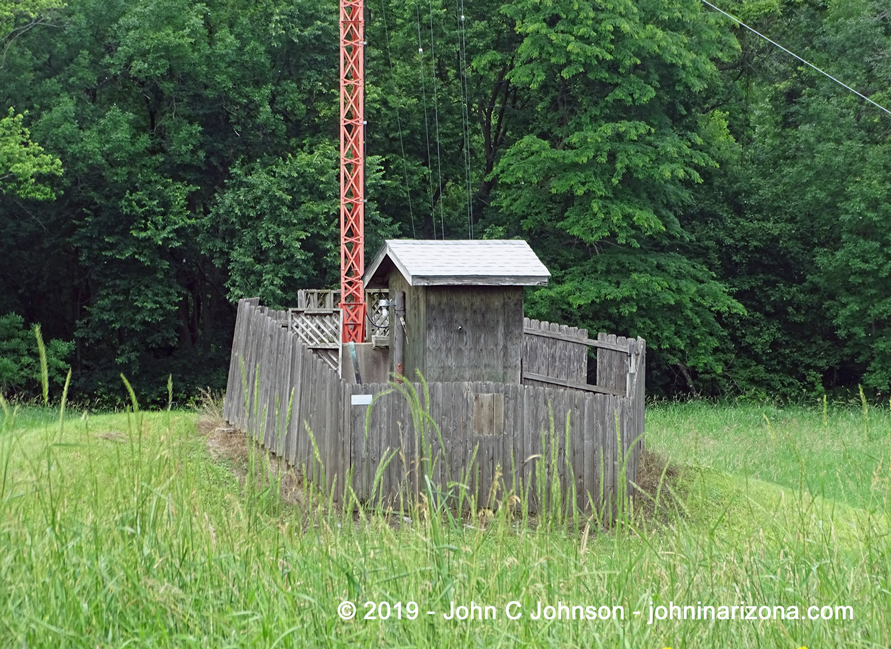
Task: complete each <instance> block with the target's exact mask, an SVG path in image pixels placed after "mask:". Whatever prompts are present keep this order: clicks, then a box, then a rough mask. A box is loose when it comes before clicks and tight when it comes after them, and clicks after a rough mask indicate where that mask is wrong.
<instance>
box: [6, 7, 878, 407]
mask: <svg viewBox="0 0 891 649" xmlns="http://www.w3.org/2000/svg"><path fill="white" fill-rule="evenodd" d="M719 4H720V6H721V7H722V8H723V9H726V10H727V11H729V12H730V13H734V14H736V15H739V16H740V18H742V19H743V20H745V21H746V22H747V23H749V24H751V25H753V26H754V27H755V28H756V29H758V30H759V31H762V32H764V33H767V34H769V35H770V36H771V38H774V39H775V40H777V41H778V42H780V43H782V44H783V45H784V46H786V47H788V48H789V49H791V50H792V51H795V52H796V53H798V54H800V55H801V56H803V57H805V58H806V59H808V60H810V61H812V62H814V63H815V64H816V65H818V66H820V67H822V68H824V69H826V70H827V71H828V72H829V73H831V74H834V75H836V76H838V77H840V78H842V79H844V80H845V82H846V83H849V84H851V85H852V86H854V87H856V88H857V89H858V90H859V91H861V92H863V93H864V94H866V95H867V96H870V97H872V98H873V99H874V100H875V101H877V102H878V103H880V104H888V103H891V97H888V91H887V88H888V87H889V86H888V78H889V76H891V67H889V63H888V61H889V57H887V56H885V54H886V53H887V51H888V49H889V46H891V25H889V14H888V12H887V10H886V8H885V7H884V6H883V5H882V4H881V3H879V2H877V1H875V0H854V1H846V2H835V1H831V2H828V3H827V2H815V1H814V0H796V1H795V2H792V1H791V0H771V1H770V2H764V1H763V0H759V1H757V2H756V1H752V0H735V1H730V0H727V1H726V2H723V3H719ZM463 6H464V8H463V12H464V13H463V14H462V13H461V11H462V10H461V9H460V7H461V5H460V4H457V3H450V2H443V1H442V0H427V1H426V2H409V3H406V2H396V1H394V0H369V2H368V10H367V11H368V15H367V19H368V34H367V40H368V50H367V107H366V111H367V115H368V142H367V149H368V153H369V156H370V158H369V165H368V190H369V199H370V200H369V204H368V209H367V222H366V236H367V241H366V252H367V254H368V255H371V254H373V253H374V252H375V250H376V247H377V245H378V244H379V243H380V241H382V240H383V239H384V238H387V237H416V238H443V237H445V238H466V237H475V238H480V237H489V238H504V237H507V238H510V237H521V238H524V239H526V240H528V241H529V242H530V244H531V245H532V247H533V249H534V250H535V251H536V252H537V253H538V254H539V256H540V257H541V258H542V259H543V260H544V262H545V264H546V265H547V266H548V268H549V269H550V271H551V273H552V275H553V279H552V281H551V284H550V286H548V287H546V288H542V289H536V290H530V291H529V293H528V295H527V307H526V308H527V313H528V314H529V315H530V316H532V317H538V318H542V319H548V320H553V321H559V322H564V323H566V324H572V325H576V326H583V327H587V328H588V329H589V330H608V331H613V332H617V333H622V334H625V335H635V336H636V335H640V336H643V337H644V338H646V339H647V340H648V344H649V347H650V349H651V350H652V351H653V354H652V355H651V358H650V364H649V372H650V376H649V379H648V380H649V384H648V385H649V386H650V387H651V389H652V390H653V391H658V392H660V393H663V394H669V395H670V394H677V393H684V392H693V393H696V394H748V395H765V394H778V395H784V396H793V395H800V394H801V393H802V391H806V392H821V391H824V390H831V389H841V388H845V387H849V386H856V385H857V384H858V383H861V382H863V383H865V384H866V385H868V386H870V387H872V388H873V389H875V390H878V391H884V392H887V391H888V390H889V389H891V385H889V381H891V282H889V281H888V275H889V273H891V256H889V255H891V253H889V252H888V251H889V249H891V240H889V237H891V235H889V232H891V228H889V227H888V223H889V216H891V215H889V213H888V207H887V206H888V199H889V196H887V193H888V192H889V189H888V187H887V182H885V179H886V177H887V173H886V172H887V171H888V165H889V162H888V160H889V157H888V152H887V151H886V148H887V147H888V135H887V134H888V124H889V121H888V120H889V117H888V116H887V115H885V114H883V113H881V111H879V110H878V109H876V108H875V107H873V106H870V105H869V104H867V103H865V102H863V101H862V100H861V99H859V98H858V97H856V96H854V95H852V94H851V93H849V92H847V91H846V90H844V89H843V88H840V87H839V86H838V85H836V84H833V83H832V82H831V81H829V80H827V79H826V78H825V77H822V76H821V75H819V74H818V73H816V72H814V71H813V70H812V69H810V68H808V67H807V66H804V65H802V64H801V63H800V62H799V61H797V60H795V59H794V58H791V57H789V56H788V55H787V54H785V53H784V52H782V51H781V50H778V49H777V48H775V47H773V46H772V45H770V44H768V43H766V42H765V41H763V40H761V39H758V38H757V37H756V36H754V35H753V34H751V33H750V32H747V31H745V30H742V29H740V28H739V27H738V26H737V25H735V24H734V23H733V22H731V21H729V20H728V19H727V18H725V17H724V16H721V15H720V14H718V13H716V12H714V11H712V10H710V9H708V8H707V7H705V6H704V5H702V3H700V2H699V1H698V0H602V1H599V2H592V1H578V0H573V1H569V0H551V1H549V2H538V1H534V0H513V1H512V2H507V1H504V0H480V1H479V2H473V3H469V2H468V3H464V5H463ZM337 20H338V5H337V2H336V1H335V0H321V1H319V0H315V1H309V0H269V1H264V2H246V1H244V0H230V1H227V2H220V1H218V0H208V1H206V2H203V3H192V2H185V1H184V0H136V1H130V0H128V1H126V2H125V1H122V0H101V1H99V0H70V1H69V2H68V3H67V4H63V3H61V2H55V1H53V0H34V1H33V2H31V3H30V4H29V3H26V2H18V1H17V2H3V1H2V0H0V43H2V45H3V58H2V62H0V109H2V111H3V112H2V113H0V114H2V115H4V117H3V118H2V120H0V236H2V240H3V241H4V243H5V250H4V253H5V254H4V255H3V256H2V257H0V276H2V278H3V282H2V283H0V315H2V314H7V313H10V314H16V317H20V318H22V321H21V323H19V322H18V320H17V321H16V323H17V324H16V326H17V327H18V326H19V324H21V327H24V326H25V323H26V322H27V323H38V322H39V323H42V325H43V327H44V330H45V331H46V332H47V335H48V336H49V337H51V338H53V339H57V340H59V341H71V342H73V343H74V345H73V347H72V350H71V351H70V354H69V360H70V362H72V363H73V364H74V365H75V374H74V376H75V377H76V383H75V385H74V386H73V389H74V390H75V391H77V392H78V393H80V394H84V395H92V396H97V397H100V398H112V396H111V395H112V393H113V392H114V391H116V390H117V388H116V385H117V376H118V374H119V373H120V372H124V373H126V374H128V376H131V378H134V379H135V382H136V383H137V384H138V385H139V386H141V388H142V389H143V390H146V391H147V392H146V393H145V396H149V397H150V396H151V395H152V392H151V391H152V390H153V389H154V388H157V392H158V393H159V394H160V393H161V392H163V390H164V386H165V385H166V380H165V379H166V376H167V374H170V373H173V375H174V381H175V384H177V385H179V386H180V389H181V390H182V391H183V393H184V394H185V393H188V392H189V391H191V390H192V389H193V388H194V387H195V386H212V387H218V386H220V385H221V381H224V380H225V368H226V359H227V356H228V346H229V345H230V344H231V334H232V326H233V318H234V309H233V303H234V302H235V301H236V300H237V299H238V298H239V297H244V296H254V295H258V296H260V297H261V299H262V300H263V302H264V304H268V305H270V306H274V307H284V306H287V305H292V304H294V302H295V301H296V291H297V290H298V289H300V288H324V287H329V288H330V287H334V286H335V285H336V283H337V281H338V263H339V252H338V245H339V238H338V216H337V209H338V205H339V201H338V193H339V181H338V160H337V149H338V141H337V137H338V118H339V105H338V71H339V67H338V41H337V38H338V26H337ZM10 322H11V321H10ZM10 335H11V334H10ZM60 344H61V343H60ZM59 349H60V353H61V352H66V353H67V350H68V348H65V347H60V348H59Z"/></svg>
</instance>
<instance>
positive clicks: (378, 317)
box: [365, 289, 393, 337]
mask: <svg viewBox="0 0 891 649" xmlns="http://www.w3.org/2000/svg"><path fill="white" fill-rule="evenodd" d="M389 298H390V291H388V290H387V289H381V290H378V291H365V304H366V305H367V307H368V318H369V319H370V320H371V322H370V323H369V325H368V335H369V337H370V336H387V335H389V333H390V315H389V309H392V308H393V307H384V306H381V305H380V302H381V300H388V299H389Z"/></svg>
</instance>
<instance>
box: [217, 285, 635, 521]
mask: <svg viewBox="0 0 891 649" xmlns="http://www.w3.org/2000/svg"><path fill="white" fill-rule="evenodd" d="M526 326H527V328H528V327H538V330H539V331H542V332H545V331H546V332H547V333H548V334H554V335H558V336H560V337H561V338H560V339H557V338H548V337H544V336H539V339H540V340H542V341H545V344H542V345H536V344H534V343H533V344H529V345H527V352H528V355H529V356H528V358H526V357H524V370H526V369H528V366H527V365H526V363H527V361H528V362H529V363H533V364H534V363H538V364H539V365H537V367H539V368H543V370H542V371H545V372H547V373H548V374H549V376H553V375H554V374H562V377H566V378H575V379H580V380H584V374H583V369H584V368H585V367H586V362H587V360H586V359H587V351H586V350H587V345H586V344H585V343H584V342H581V341H586V340H587V332H586V331H584V330H575V329H573V328H568V327H563V326H556V325H553V326H552V325H551V323H541V322H538V321H535V320H532V321H527V323H526ZM567 337H568V338H573V337H577V338H576V339H577V340H578V341H579V342H578V343H576V342H573V341H572V340H566V339H565V338H567ZM529 338H532V337H531V336H530V337H529ZM527 340H528V338H527ZM598 341H599V342H600V343H601V344H602V346H601V347H599V348H598V359H597V374H598V376H597V380H598V384H602V385H604V386H605V387H608V388H610V390H611V391H612V392H614V394H595V393H591V392H587V391H581V390H574V389H562V388H555V387H554V386H551V385H531V384H524V385H519V384H504V383H492V382H482V383H479V382H478V383H469V382H456V383H440V382H436V383H430V384H428V385H427V390H428V393H429V403H428V400H427V399H426V398H425V396H424V388H423V386H422V385H420V384H410V385H409V384H405V385H404V386H403V387H404V388H405V389H408V388H409V387H411V388H413V389H414V390H415V392H416V394H417V395H418V399H419V402H420V406H421V407H422V408H424V409H426V410H427V411H428V412H429V414H430V418H431V419H432V421H433V422H434V423H435V425H436V427H438V433H437V430H436V427H434V426H433V425H431V424H430V423H429V422H428V421H426V420H423V419H420V418H419V419H414V418H413V415H412V412H411V408H410V406H409V403H408V401H407V400H406V399H405V397H404V396H403V394H402V393H401V392H400V391H399V390H396V389H395V388H394V387H393V386H391V385H386V384H365V385H352V384H347V383H346V382H344V381H343V380H342V379H341V378H340V377H339V376H338V375H337V373H336V372H335V371H333V370H332V369H331V368H330V367H329V366H328V365H327V364H326V363H325V361H323V360H322V359H320V358H318V356H317V355H316V354H315V353H313V351H311V350H310V349H308V348H307V347H306V346H305V345H303V344H302V343H301V341H300V339H299V338H298V337H297V336H295V335H294V334H293V333H292V332H291V331H289V329H288V328H287V312H283V311H269V310H267V309H266V308H265V307H261V306H259V304H258V300H256V299H252V300H243V301H241V302H240V303H239V306H238V320H237V322H236V327H235V337H234V339H233V345H232V358H231V359H230V363H229V375H228V379H229V383H228V389H227V393H226V401H225V404H224V415H225V417H226V419H227V420H228V421H229V422H230V424H232V425H233V426H235V427H237V428H239V429H242V430H244V431H245V432H246V433H248V434H249V435H250V436H251V437H252V438H253V439H254V440H256V441H257V442H258V443H261V444H263V445H264V446H265V447H266V448H267V449H268V450H270V451H271V452H273V453H275V454H277V455H279V456H281V457H283V458H285V459H286V460H287V462H288V463H289V464H291V465H293V466H295V467H297V468H298V469H299V470H300V471H302V473H303V474H304V476H305V477H306V479H307V480H309V481H311V482H312V483H313V484H314V485H316V486H317V487H318V488H320V489H323V490H326V491H328V492H333V494H334V497H335V499H336V500H337V501H339V502H346V488H347V486H349V488H351V489H352V491H353V493H354V494H355V496H356V498H358V500H359V501H373V502H376V501H377V499H378V498H379V497H380V498H381V499H382V503H381V504H382V506H385V507H392V506H398V505H399V502H400V499H403V498H409V499H416V498H417V497H418V495H419V493H421V492H423V491H424V490H425V489H426V486H425V485H426V480H427V479H428V478H429V480H430V482H431V484H433V485H434V486H435V487H436V488H437V489H441V490H442V491H443V493H449V492H450V491H451V493H453V494H454V493H456V492H455V488H457V487H456V486H455V485H464V486H463V487H461V488H466V490H467V494H468V495H469V496H472V497H473V498H475V502H476V505H477V506H479V507H484V506H485V507H489V506H494V507H497V506H500V504H502V503H504V502H505V498H507V497H508V496H509V495H510V494H512V493H513V494H517V495H518V496H520V497H524V496H525V498H526V501H527V504H528V506H529V507H530V509H531V510H532V511H537V510H541V509H542V508H545V507H550V506H551V505H554V506H560V507H567V506H568V503H569V501H570V500H571V499H572V497H573V494H574V495H575V501H576V503H577V504H578V505H579V506H581V507H583V508H586V509H590V508H591V507H601V506H602V504H603V503H604V502H605V503H607V504H608V506H609V507H613V506H614V503H615V497H616V493H617V491H618V490H619V485H618V483H617V481H618V480H619V479H620V476H621V474H622V469H623V466H624V467H625V470H626V474H625V475H626V485H625V487H626V488H627V489H629V490H630V489H633V482H634V479H635V477H636V475H637V469H638V463H639V455H640V451H641V450H642V449H643V446H644V444H643V437H642V435H643V431H644V390H645V381H644V369H645V363H646V360H645V358H646V345H645V343H644V341H643V340H642V339H639V338H638V339H636V340H635V339H626V338H621V337H619V338H617V337H615V336H607V335H605V334H600V335H599V336H598ZM552 342H556V343H558V344H557V345H553V344H551V343H552ZM589 342H590V341H589ZM620 349H621V350H623V351H619V350H620ZM580 350H581V351H584V354H582V353H580ZM560 368H562V369H560ZM363 395H364V396H365V397H366V398H369V397H370V398H372V399H374V403H373V405H367V404H366V403H362V402H361V400H360V402H359V403H353V398H354V397H361V396H363ZM619 395H622V396H619ZM369 409H370V411H369ZM567 413H569V426H568V431H567ZM366 415H367V417H366ZM551 417H553V429H552V428H551ZM617 422H618V430H617V428H616V426H617ZM366 423H367V424H368V426H367V429H366ZM310 431H311V433H312V435H310ZM383 462H388V464H387V465H386V466H382V463H383ZM376 475H377V476H378V480H377V483H376V482H375V476H376ZM348 480H349V484H348V483H347V481H348ZM557 490H559V492H560V493H561V495H562V500H563V502H562V503H558V502H557V501H556V491H557Z"/></svg>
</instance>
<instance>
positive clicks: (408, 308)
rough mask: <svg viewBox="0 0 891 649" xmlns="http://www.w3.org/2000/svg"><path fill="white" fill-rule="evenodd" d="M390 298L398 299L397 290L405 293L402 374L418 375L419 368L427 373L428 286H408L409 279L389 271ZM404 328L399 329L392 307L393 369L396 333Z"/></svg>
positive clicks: (391, 351)
mask: <svg viewBox="0 0 891 649" xmlns="http://www.w3.org/2000/svg"><path fill="white" fill-rule="evenodd" d="M389 288H390V299H391V300H394V301H395V300H396V292H397V291H404V292H405V329H406V330H405V333H404V335H405V348H404V353H405V359H404V361H403V363H404V369H403V375H404V376H407V377H409V378H411V379H416V378H417V376H418V375H417V371H420V372H421V374H423V375H424V376H426V375H427V368H426V365H425V360H426V354H425V348H426V346H427V304H426V295H427V287H425V286H409V284H408V282H407V281H406V279H405V278H404V277H403V276H402V275H400V274H399V273H398V272H394V273H390V283H389ZM401 330H402V327H401V326H399V327H398V328H397V324H396V307H393V306H391V307H390V361H389V366H390V372H395V371H396V364H395V363H396V360H395V358H394V354H393V350H394V349H396V347H395V345H394V336H396V334H397V333H398V332H399V331H401Z"/></svg>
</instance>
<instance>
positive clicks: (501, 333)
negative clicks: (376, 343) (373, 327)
mask: <svg viewBox="0 0 891 649" xmlns="http://www.w3.org/2000/svg"><path fill="white" fill-rule="evenodd" d="M549 277H550V273H549V272H548V269H547V268H545V266H544V264H542V263H541V261H540V260H539V259H538V257H537V256H536V254H535V253H534V252H533V251H532V249H531V248H530V247H529V244H527V243H526V242H525V241H512V240H510V241H419V240H388V241H386V242H385V243H384V245H383V246H382V247H381V249H380V251H379V252H378V254H377V255H376V256H375V259H374V261H373V262H372V263H371V264H370V265H369V267H368V269H367V271H366V273H365V277H364V281H365V288H366V290H367V291H370V290H374V289H382V288H387V289H389V298H390V301H389V304H388V306H389V307H390V311H389V317H390V327H389V336H390V341H389V343H390V371H392V372H397V373H399V374H403V375H405V376H407V377H409V378H410V379H412V380H414V379H415V378H416V376H417V375H416V370H420V372H421V374H423V376H424V377H425V379H426V380H427V381H429V382H452V381H493V382H497V383H513V384H519V383H521V381H522V374H521V372H522V357H523V287H524V286H544V285H547V282H548V278H549Z"/></svg>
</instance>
